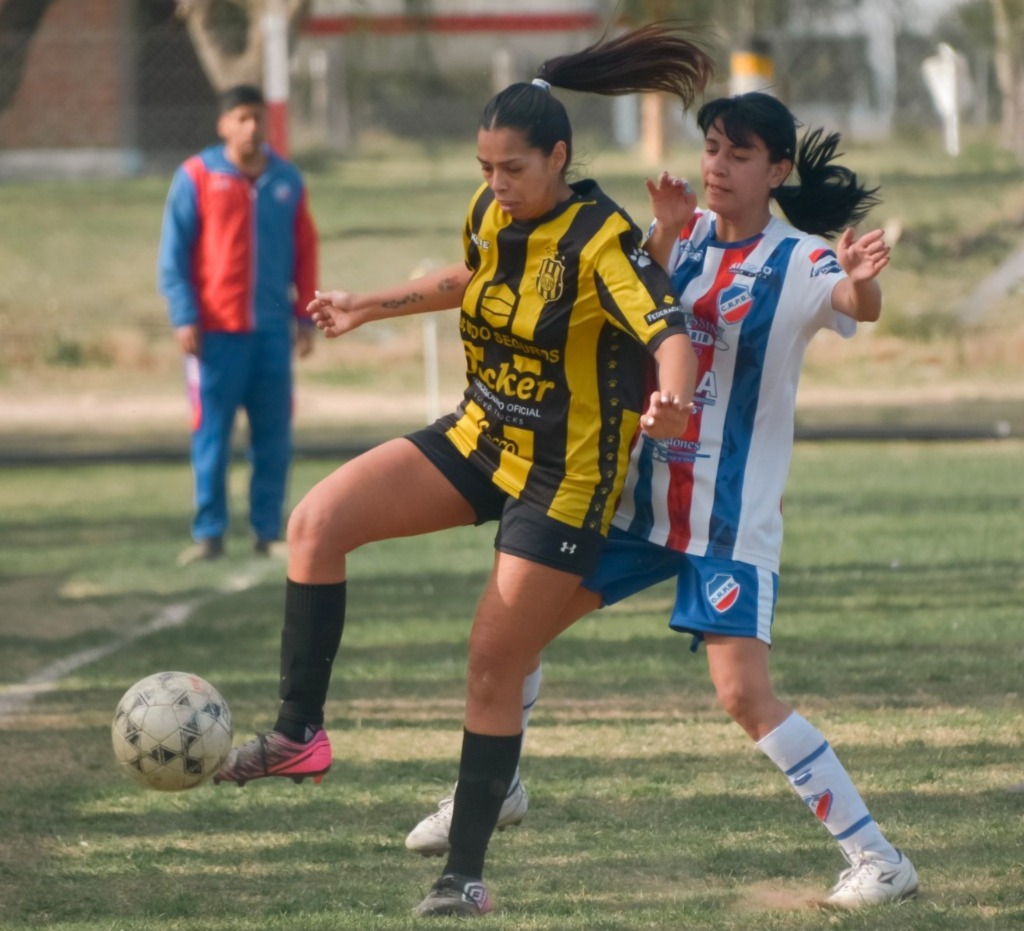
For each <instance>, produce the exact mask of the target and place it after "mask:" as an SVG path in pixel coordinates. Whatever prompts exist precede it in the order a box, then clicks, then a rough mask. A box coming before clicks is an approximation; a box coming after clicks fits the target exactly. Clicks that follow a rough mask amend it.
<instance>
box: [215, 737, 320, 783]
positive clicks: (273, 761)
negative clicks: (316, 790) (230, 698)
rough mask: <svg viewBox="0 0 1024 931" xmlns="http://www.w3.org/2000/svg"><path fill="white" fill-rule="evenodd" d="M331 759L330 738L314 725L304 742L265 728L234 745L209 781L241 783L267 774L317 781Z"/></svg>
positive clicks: (293, 779) (294, 779) (261, 777)
mask: <svg viewBox="0 0 1024 931" xmlns="http://www.w3.org/2000/svg"><path fill="white" fill-rule="evenodd" d="M332 760H333V757H332V755H331V742H330V740H328V738H327V731H325V730H323V728H319V729H317V730H316V731H315V732H314V733H313V734H312V735H311V736H310V738H309V740H307V741H306V742H305V743H300V742H299V741H297V740H292V739H291V738H289V737H285V736H284V734H279V733H278V732H277V731H267V733H265V734H257V735H256V737H254V738H253V739H252V740H247V741H246V742H245V743H244V744H240V745H239V746H237V747H235V748H234V749H233V750H232V751H231V753H229V754H228V758H227V760H225V761H224V765H223V766H222V767H221V768H220V769H219V770H218V771H217V773H216V775H215V776H214V777H213V781H214V783H215V784H217V785H219V784H220V783H222V782H234V783H235V784H236V785H238V786H239V787H241V786H244V785H245V784H246V783H247V782H251V781H252V780H253V779H264V778H266V777H267V776H284V777H285V778H287V779H291V780H292V782H302V781H303V780H304V779H305V778H306V777H307V776H310V777H312V779H313V782H315V783H317V784H319V783H321V782H323V778H324V773H326V772H327V770H329V769H330V768H331V762H332Z"/></svg>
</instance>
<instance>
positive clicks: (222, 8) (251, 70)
mask: <svg viewBox="0 0 1024 931" xmlns="http://www.w3.org/2000/svg"><path fill="white" fill-rule="evenodd" d="M28 2H29V3H31V2H32V0H28ZM309 4H310V0H277V5H280V6H281V7H284V8H285V9H286V10H287V15H288V28H289V34H290V35H291V36H294V33H295V30H296V29H297V28H298V26H299V25H300V23H301V22H302V20H303V19H304V18H305V17H306V15H307V14H308V12H309ZM272 5H275V0H177V12H178V16H179V17H180V18H181V19H182V20H184V22H185V25H186V26H187V27H188V33H189V36H190V37H191V39H192V44H193V45H194V46H195V50H196V55H197V56H198V57H199V61H200V62H201V63H202V66H203V70H204V71H205V72H206V76H207V78H209V81H210V84H211V85H212V86H213V89H214V90H215V91H216V92H218V93H220V92H221V91H223V90H226V89H227V88H229V87H232V86H233V85H235V84H260V83H262V82H261V77H262V74H263V32H262V24H261V18H262V15H263V13H264V11H265V10H267V8H268V7H269V6H272Z"/></svg>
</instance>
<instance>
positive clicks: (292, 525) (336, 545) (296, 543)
mask: <svg viewBox="0 0 1024 931" xmlns="http://www.w3.org/2000/svg"><path fill="white" fill-rule="evenodd" d="M329 514H330V509H328V508H325V507H322V506H319V505H318V504H317V502H316V501H315V500H311V499H310V498H309V497H306V498H304V499H303V500H302V501H300V502H299V503H298V504H297V505H296V507H295V509H294V510H293V511H292V513H291V516H290V517H289V518H288V529H287V539H288V553H289V558H292V557H293V556H294V557H298V558H300V559H302V560H303V561H304V562H308V563H316V562H320V561H322V560H331V561H333V560H336V559H338V558H344V556H345V555H346V553H347V552H348V549H347V547H346V545H345V528H344V526H343V521H339V520H335V519H332V518H331V517H330V516H329Z"/></svg>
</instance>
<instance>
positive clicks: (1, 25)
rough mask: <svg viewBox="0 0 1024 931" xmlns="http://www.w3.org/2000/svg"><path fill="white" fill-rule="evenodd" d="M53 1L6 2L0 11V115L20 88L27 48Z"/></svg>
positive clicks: (9, 0)
mask: <svg viewBox="0 0 1024 931" xmlns="http://www.w3.org/2000/svg"><path fill="white" fill-rule="evenodd" d="M53 2H54V0H7V2H6V3H5V4H4V5H3V6H2V7H0V113H2V112H3V111H4V110H6V109H7V107H8V106H9V105H10V103H11V101H12V100H14V95H15V94H16V93H17V92H18V88H19V87H20V86H21V79H22V77H23V76H24V74H25V58H26V57H27V55H28V49H29V46H30V45H31V44H32V39H33V37H34V36H35V34H36V30H37V29H38V28H39V24H40V23H41V22H42V21H43V17H44V16H45V15H46V10H47V8H48V7H49V6H50V4H52V3H53Z"/></svg>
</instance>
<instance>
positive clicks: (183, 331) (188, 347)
mask: <svg viewBox="0 0 1024 931" xmlns="http://www.w3.org/2000/svg"><path fill="white" fill-rule="evenodd" d="M174 338H175V339H176V340H177V341H178V346H179V348H180V349H181V351H182V352H183V353H185V355H186V356H197V357H198V356H199V350H200V349H201V348H202V344H203V339H202V335H201V333H200V330H199V324H197V323H188V324H186V325H185V326H179V327H175V328H174Z"/></svg>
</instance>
